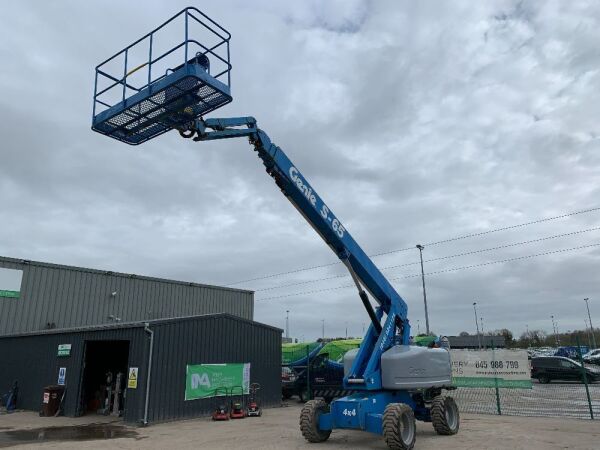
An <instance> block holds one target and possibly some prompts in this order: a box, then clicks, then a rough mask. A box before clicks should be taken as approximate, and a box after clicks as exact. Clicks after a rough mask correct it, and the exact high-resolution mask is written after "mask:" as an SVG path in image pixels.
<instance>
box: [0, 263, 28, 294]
mask: <svg viewBox="0 0 600 450" xmlns="http://www.w3.org/2000/svg"><path fill="white" fill-rule="evenodd" d="M22 279H23V271H22V270H17V269H6V268H4V267H0V298H19V296H20V294H21V293H20V292H19V291H20V290H21V280H22Z"/></svg>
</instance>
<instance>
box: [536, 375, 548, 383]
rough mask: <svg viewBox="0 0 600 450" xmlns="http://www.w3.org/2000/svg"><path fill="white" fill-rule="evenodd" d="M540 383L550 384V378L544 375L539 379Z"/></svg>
mask: <svg viewBox="0 0 600 450" xmlns="http://www.w3.org/2000/svg"><path fill="white" fill-rule="evenodd" d="M538 381H539V382H540V384H548V383H550V378H548V377H547V376H544V375H542V376H540V377H538Z"/></svg>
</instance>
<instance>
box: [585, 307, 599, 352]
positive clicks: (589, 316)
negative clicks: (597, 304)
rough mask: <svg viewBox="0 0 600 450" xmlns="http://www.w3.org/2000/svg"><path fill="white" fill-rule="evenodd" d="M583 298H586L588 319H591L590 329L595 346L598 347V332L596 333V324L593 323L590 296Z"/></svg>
mask: <svg viewBox="0 0 600 450" xmlns="http://www.w3.org/2000/svg"><path fill="white" fill-rule="evenodd" d="M583 300H585V306H587V312H588V319H590V329H591V330H592V342H593V343H594V348H596V333H594V325H592V316H591V315H590V304H589V303H588V302H589V300H590V299H589V298H587V297H586V298H584V299H583Z"/></svg>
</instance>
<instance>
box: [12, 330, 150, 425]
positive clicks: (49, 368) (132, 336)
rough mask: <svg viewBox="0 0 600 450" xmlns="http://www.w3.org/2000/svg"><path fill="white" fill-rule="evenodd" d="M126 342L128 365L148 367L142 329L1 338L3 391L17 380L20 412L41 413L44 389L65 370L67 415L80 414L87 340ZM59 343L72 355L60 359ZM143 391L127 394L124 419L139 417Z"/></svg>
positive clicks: (65, 408) (131, 391)
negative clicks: (66, 346)
mask: <svg viewBox="0 0 600 450" xmlns="http://www.w3.org/2000/svg"><path fill="white" fill-rule="evenodd" d="M86 340H89V341H100V340H124V341H129V363H128V364H129V366H133V367H140V368H142V367H145V366H146V362H147V350H148V345H147V338H146V335H145V333H144V329H143V328H140V327H128V328H124V327H121V328H115V329H98V330H88V331H79V332H67V333H58V332H46V333H45V334H38V335H30V336H17V337H4V338H0V361H2V366H1V370H0V392H1V393H5V392H7V391H8V390H9V389H10V388H11V387H12V385H13V383H14V382H15V381H17V382H18V384H19V400H18V404H17V406H18V407H19V408H20V409H29V410H34V411H38V410H40V408H41V404H42V392H43V388H44V386H48V385H51V384H56V383H57V381H58V370H59V368H60V367H65V368H66V369H67V372H66V382H65V385H66V394H65V400H64V402H65V403H64V412H65V415H67V416H76V415H80V414H81V413H82V411H80V405H79V399H80V395H81V393H80V389H81V377H82V370H83V359H84V348H85V341H86ZM60 344H71V346H72V347H71V354H70V355H69V356H66V357H59V356H57V353H58V346H59V345H60ZM143 401H144V392H143V391H142V390H141V389H136V390H129V391H128V392H127V404H128V405H131V411H129V410H127V414H126V417H125V420H129V421H135V420H136V419H137V418H138V417H139V411H140V408H139V404H140V403H142V404H143Z"/></svg>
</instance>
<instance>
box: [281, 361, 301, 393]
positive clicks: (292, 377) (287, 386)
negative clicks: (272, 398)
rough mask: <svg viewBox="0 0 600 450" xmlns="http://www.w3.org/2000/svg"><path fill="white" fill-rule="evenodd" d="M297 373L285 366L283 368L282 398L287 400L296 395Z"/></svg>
mask: <svg viewBox="0 0 600 450" xmlns="http://www.w3.org/2000/svg"><path fill="white" fill-rule="evenodd" d="M296 378H297V377H296V372H294V371H293V370H292V369H291V368H290V367H287V366H283V367H282V368H281V396H282V397H283V398H284V400H287V399H288V398H290V397H291V396H292V395H294V394H296V393H297V392H296Z"/></svg>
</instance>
